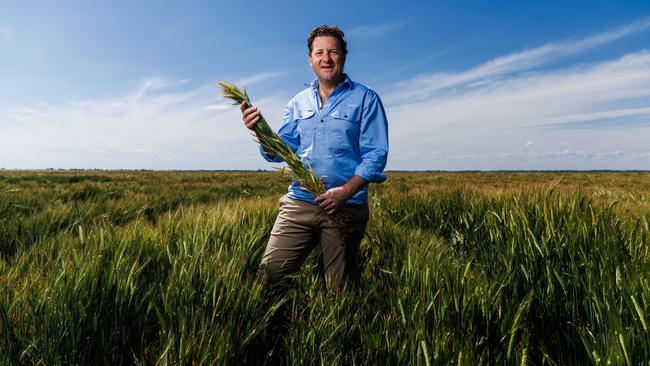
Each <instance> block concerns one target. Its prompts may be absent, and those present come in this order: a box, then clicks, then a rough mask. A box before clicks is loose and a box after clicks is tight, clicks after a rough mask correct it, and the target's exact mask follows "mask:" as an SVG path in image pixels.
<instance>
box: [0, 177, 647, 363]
mask: <svg viewBox="0 0 650 366" xmlns="http://www.w3.org/2000/svg"><path fill="white" fill-rule="evenodd" d="M388 176H389V180H388V181H387V182H386V183H384V184H381V185H376V186H372V187H371V190H370V198H369V205H370V210H371V218H370V223H369V226H368V229H367V231H366V237H365V238H364V240H363V242H362V244H361V250H360V257H361V262H362V266H363V272H362V279H361V282H362V289H361V290H360V291H358V292H354V291H348V290H345V291H343V292H341V293H339V294H337V295H332V294H328V293H327V291H326V289H325V286H324V283H323V279H322V274H321V271H320V270H321V264H320V262H319V259H320V258H319V253H318V252H315V253H314V254H313V255H312V256H311V257H310V258H309V259H308V261H307V263H306V264H305V266H304V268H303V270H302V271H301V273H299V274H298V275H297V276H296V278H295V286H294V287H293V289H292V290H291V292H290V293H289V294H287V296H286V297H284V298H281V299H276V300H273V301H266V300H265V299H266V297H265V292H264V286H263V283H262V282H261V280H260V279H259V278H258V276H257V266H258V264H259V260H260V257H261V255H262V252H263V250H264V246H265V244H266V240H267V239H268V236H269V233H270V230H271V227H272V225H273V221H274V219H275V215H276V214H277V200H278V198H279V197H280V196H281V195H282V194H283V193H284V192H285V191H286V187H287V185H288V183H289V182H288V177H287V176H283V175H281V174H279V173H275V172H150V171H116V172H102V171H65V172H59V171H0V364H9V365H14V364H17V365H20V364H24V365H32V364H41V365H68V364H92V365H94V364H110V365H120V364H125V365H131V364H135V365H159V364H160V365H170V364H171V365H204V364H205V365H212V364H215V365H221V364H243V365H259V364H264V363H267V362H269V361H268V360H271V359H273V357H271V356H276V357H277V356H278V353H281V354H280V355H279V356H280V357H281V359H283V360H284V361H285V362H286V363H287V364H291V365H313V364H322V365H404V364H414V365H449V364H453V365H481V364H518V365H524V364H534V365H583V364H597V365H598V364H614V365H617V364H623V365H639V364H647V362H648V360H649V359H650V333H649V332H648V322H649V321H650V319H648V312H649V310H650V285H649V283H648V274H649V273H650V229H649V225H648V223H649V222H650V173H642V172H625V173H623V172H582V173H573V172H553V173H551V172H548V173H542V172H492V173H472V172H467V173H444V172H427V173H406V172H389V173H388ZM283 306H284V307H286V308H287V309H288V329H287V333H286V336H285V337H284V338H282V339H281V341H282V345H281V347H279V348H278V347H276V348H273V347H272V344H273V343H274V342H275V341H276V340H277V334H274V333H273V332H272V331H271V330H270V329H269V324H270V321H271V318H272V317H273V316H274V314H275V313H276V312H277V311H278V309H280V308H282V307H283ZM272 350H273V351H272ZM269 353H274V354H269Z"/></svg>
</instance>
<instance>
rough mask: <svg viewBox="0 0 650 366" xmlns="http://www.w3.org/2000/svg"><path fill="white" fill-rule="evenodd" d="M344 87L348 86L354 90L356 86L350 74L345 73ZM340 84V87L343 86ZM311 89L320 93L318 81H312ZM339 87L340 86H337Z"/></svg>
mask: <svg viewBox="0 0 650 366" xmlns="http://www.w3.org/2000/svg"><path fill="white" fill-rule="evenodd" d="M341 84H343V85H347V87H348V88H350V89H352V87H353V86H354V83H353V82H352V79H350V77H349V76H348V74H346V73H343V81H342V82H341ZM341 84H339V85H341ZM309 87H310V88H312V90H314V91H318V79H317V78H316V79H314V80H312V82H311V83H309ZM337 87H338V86H337Z"/></svg>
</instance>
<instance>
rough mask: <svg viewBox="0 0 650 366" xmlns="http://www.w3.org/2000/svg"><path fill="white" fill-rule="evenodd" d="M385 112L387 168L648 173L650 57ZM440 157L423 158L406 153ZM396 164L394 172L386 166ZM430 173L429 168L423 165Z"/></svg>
mask: <svg viewBox="0 0 650 366" xmlns="http://www.w3.org/2000/svg"><path fill="white" fill-rule="evenodd" d="M479 81H480V80H475V81H474V84H473V85H471V86H469V85H467V86H466V87H463V88H447V89H445V90H444V91H441V92H440V93H435V94H430V95H429V96H428V97H427V98H423V99H416V100H407V101H405V100H395V99H393V100H392V102H388V103H386V104H387V106H388V111H389V117H390V122H391V126H399V127H394V128H393V129H391V137H392V139H391V144H392V146H391V148H392V149H393V155H391V156H392V157H391V161H392V163H391V164H390V166H391V167H399V168H400V169H415V168H416V166H417V167H418V168H419V169H477V168H482V169H650V160H648V159H645V160H644V159H642V158H641V157H642V156H643V155H642V154H644V153H646V152H647V147H646V146H647V141H646V140H647V136H650V52H648V51H639V52H635V53H630V54H627V55H624V56H622V57H620V58H617V59H614V60H607V61H602V62H598V63H590V64H583V65H574V66H572V67H567V68H563V69H554V70H535V72H534V73H531V72H524V73H512V74H510V75H509V76H508V78H503V79H501V80H498V81H495V82H485V83H481V82H479ZM431 150H435V151H440V152H441V153H439V154H436V155H434V156H430V157H429V158H428V159H407V158H406V156H407V155H405V154H406V153H408V152H413V151H416V152H420V153H421V154H426V152H427V151H431ZM393 164H394V165H393ZM427 165H428V166H427Z"/></svg>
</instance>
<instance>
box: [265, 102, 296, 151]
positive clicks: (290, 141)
mask: <svg viewBox="0 0 650 366" xmlns="http://www.w3.org/2000/svg"><path fill="white" fill-rule="evenodd" d="M293 110H294V108H293V100H292V101H290V102H289V104H287V106H286V107H285V108H284V117H282V126H281V127H280V129H279V130H278V136H279V137H280V138H281V139H282V141H284V143H285V144H287V146H289V148H291V150H292V151H293V152H294V153H295V152H296V151H297V150H298V146H300V135H298V131H297V125H296V120H295V119H294V117H293ZM260 154H262V157H263V158H264V159H265V160H266V161H269V162H272V163H281V162H282V159H280V158H279V157H278V156H275V155H270V154H268V153H267V152H266V151H264V148H263V147H262V145H260Z"/></svg>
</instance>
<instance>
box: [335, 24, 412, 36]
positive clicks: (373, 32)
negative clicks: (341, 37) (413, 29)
mask: <svg viewBox="0 0 650 366" xmlns="http://www.w3.org/2000/svg"><path fill="white" fill-rule="evenodd" d="M407 24H408V23H407V22H390V23H385V24H378V25H362V26H359V27H356V28H352V29H350V30H348V31H346V32H345V35H346V37H350V38H354V37H358V38H373V37H379V36H382V35H384V34H387V33H390V32H392V31H395V30H398V29H400V28H403V27H404V26H406V25H407Z"/></svg>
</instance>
